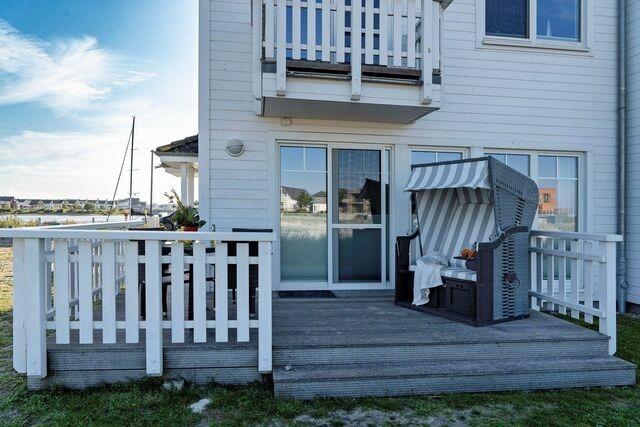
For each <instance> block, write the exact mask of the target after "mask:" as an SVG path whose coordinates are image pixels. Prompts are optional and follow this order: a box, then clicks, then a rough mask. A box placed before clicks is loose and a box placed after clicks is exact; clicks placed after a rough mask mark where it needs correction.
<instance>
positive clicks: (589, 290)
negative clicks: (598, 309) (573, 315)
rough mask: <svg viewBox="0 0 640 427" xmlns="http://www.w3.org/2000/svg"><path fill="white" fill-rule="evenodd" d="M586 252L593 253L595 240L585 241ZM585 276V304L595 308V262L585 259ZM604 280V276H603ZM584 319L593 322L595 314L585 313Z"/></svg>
mask: <svg viewBox="0 0 640 427" xmlns="http://www.w3.org/2000/svg"><path fill="white" fill-rule="evenodd" d="M584 253H585V254H593V242H590V241H585V242H584ZM583 268H584V273H583V275H582V276H583V278H584V305H586V306H587V307H588V308H593V274H594V271H593V262H592V261H588V260H585V261H583ZM601 280H602V278H601ZM584 321H585V322H587V323H593V316H592V315H591V314H587V313H585V314H584Z"/></svg>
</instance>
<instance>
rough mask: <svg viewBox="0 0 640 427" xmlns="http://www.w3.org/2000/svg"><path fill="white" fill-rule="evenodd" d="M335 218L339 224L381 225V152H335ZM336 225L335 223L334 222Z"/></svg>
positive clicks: (341, 150)
mask: <svg viewBox="0 0 640 427" xmlns="http://www.w3.org/2000/svg"><path fill="white" fill-rule="evenodd" d="M333 176H334V184H333V187H334V189H333V195H334V198H335V200H336V201H337V203H336V204H335V206H334V208H333V209H334V210H333V215H334V218H337V219H338V221H337V222H338V223H340V224H380V221H381V214H382V212H381V208H382V205H381V202H382V188H381V185H380V178H381V176H380V151H378V150H343V149H340V150H333ZM334 221H335V219H334Z"/></svg>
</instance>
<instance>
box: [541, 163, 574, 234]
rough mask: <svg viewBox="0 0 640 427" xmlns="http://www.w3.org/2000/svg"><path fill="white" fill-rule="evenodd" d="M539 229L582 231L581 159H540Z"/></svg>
mask: <svg viewBox="0 0 640 427" xmlns="http://www.w3.org/2000/svg"><path fill="white" fill-rule="evenodd" d="M539 163H540V169H539V177H540V178H539V180H538V189H539V192H540V200H539V203H538V226H539V228H540V229H543V230H560V231H578V158H577V157H571V156H540V157H539Z"/></svg>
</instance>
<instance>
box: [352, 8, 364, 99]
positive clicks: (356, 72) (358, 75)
mask: <svg viewBox="0 0 640 427" xmlns="http://www.w3.org/2000/svg"><path fill="white" fill-rule="evenodd" d="M361 94H362V3H361V2H360V1H353V2H351V100H352V101H359V100H360V96H361Z"/></svg>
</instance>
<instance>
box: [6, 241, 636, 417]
mask: <svg viewBox="0 0 640 427" xmlns="http://www.w3.org/2000/svg"><path fill="white" fill-rule="evenodd" d="M618 322H619V323H618V325H619V329H618V334H619V335H618V348H619V352H618V356H620V357H622V358H624V359H627V360H629V361H632V362H634V363H636V364H640V318H639V317H635V318H634V317H631V316H620V317H619V318H618ZM552 362H553V361H550V363H552ZM202 398H209V399H211V401H212V403H211V405H209V407H208V409H207V411H205V412H204V413H203V414H201V415H195V414H192V413H191V412H190V411H189V410H188V408H187V406H188V405H189V404H191V403H194V402H196V401H198V400H199V399H202ZM257 424H258V425H291V424H294V425H338V426H340V425H358V426H362V425H364V426H366V425H435V426H444V425H454V426H463V425H472V426H473V425H489V426H518V425H522V426H528V425H532V426H533V425H553V426H555V425H557V426H567V425H585V426H587V425H589V426H590V425H602V426H638V425H640V387H638V386H635V387H625V388H616V389H597V390H561V391H547V392H526V393H522V392H521V393H483V394H457V395H436V396H429V397H421V398H385V399H382V398H372V399H358V400H355V399H326V400H318V401H312V402H297V401H290V400H275V399H273V397H272V396H271V393H270V389H269V387H268V386H265V385H250V386H245V387H221V386H216V385H211V386H209V387H202V388H193V387H186V388H185V390H183V391H180V392H173V391H166V390H164V389H163V388H162V386H161V383H158V382H156V381H152V380H149V381H144V382H139V383H133V384H128V385H122V386H115V387H102V388H95V389H91V390H88V391H84V392H71V391H65V390H52V391H47V392H41V393H30V392H27V391H26V381H25V379H24V377H23V376H20V375H17V374H16V373H14V371H13V368H12V361H11V249H10V248H0V425H1V426H12V425H16V426H21V425H47V426H48V425H74V426H75V425H82V426H85V425H87V426H88V425H110V426H118V425H127V426H129V425H154V426H161V425H167V426H183V425H184V426H190V425H257Z"/></svg>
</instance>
